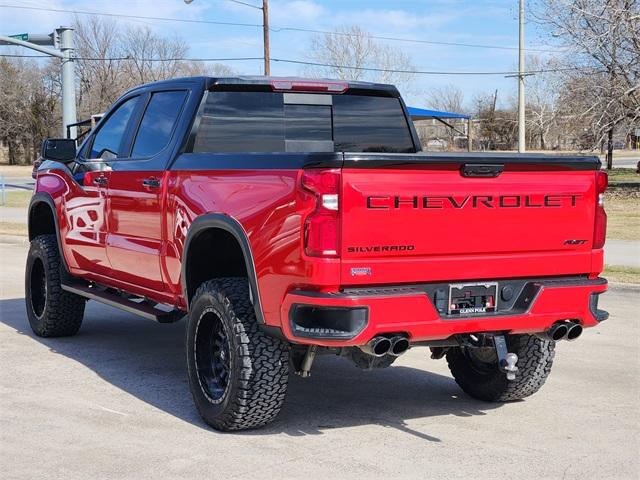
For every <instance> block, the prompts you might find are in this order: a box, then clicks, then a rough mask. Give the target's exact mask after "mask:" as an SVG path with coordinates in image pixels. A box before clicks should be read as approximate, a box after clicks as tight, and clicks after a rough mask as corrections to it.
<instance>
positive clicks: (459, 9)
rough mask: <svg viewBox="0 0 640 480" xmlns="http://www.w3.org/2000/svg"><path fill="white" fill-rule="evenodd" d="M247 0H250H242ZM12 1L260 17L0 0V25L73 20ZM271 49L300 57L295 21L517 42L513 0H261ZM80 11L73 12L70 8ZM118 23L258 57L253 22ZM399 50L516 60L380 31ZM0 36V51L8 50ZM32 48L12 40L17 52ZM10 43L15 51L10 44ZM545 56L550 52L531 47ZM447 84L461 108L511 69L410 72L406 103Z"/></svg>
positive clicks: (59, 1) (416, 55) (530, 30)
mask: <svg viewBox="0 0 640 480" xmlns="http://www.w3.org/2000/svg"><path fill="white" fill-rule="evenodd" d="M243 1H245V2H246V3H251V4H254V5H259V4H261V1H260V0H243ZM9 5H22V6H28V7H36V8H41V7H42V8H52V9H59V10H86V11H92V12H106V13H113V14H126V15H136V16H154V17H171V18H180V19H190V20H207V21H220V22H234V23H248V24H256V25H257V24H261V22H262V12H261V11H260V10H257V9H253V8H249V7H246V6H244V5H240V4H238V3H234V2H233V1H230V0H193V1H192V3H191V4H189V5H187V4H185V2H184V1H183V0H109V1H103V2H96V1H86V0H85V1H78V0H0V33H2V34H5V35H6V34H9V35H10V34H17V33H24V32H29V33H50V32H51V31H53V29H54V28H56V27H58V26H60V25H66V24H69V23H71V21H72V20H73V17H74V14H73V13H65V12H50V11H44V10H25V9H16V8H9V7H8V6H9ZM269 12H270V25H271V27H272V29H274V31H272V32H271V35H270V38H271V57H272V58H284V59H294V60H308V59H309V58H308V48H309V43H310V40H311V38H312V36H313V35H314V34H312V33H307V32H294V31H290V30H282V28H284V27H295V28H303V29H314V30H333V29H335V28H336V27H338V26H347V25H358V26H360V27H361V28H363V29H364V30H366V31H368V32H369V33H370V34H372V35H375V36H384V37H398V38H405V39H412V40H422V41H425V40H426V41H435V42H454V43H470V44H482V45H491V46H499V47H517V44H518V0H395V1H393V0H369V1H365V0H353V1H349V0H342V1H340V0H325V1H320V0H315V1H314V0H271V1H270V2H269ZM79 17H80V18H82V17H83V15H79ZM116 20H117V22H118V23H121V24H122V25H127V24H132V25H142V26H149V27H150V28H152V29H154V30H155V31H157V32H158V33H160V34H162V35H166V36H174V35H175V36H178V37H181V38H183V39H185V40H186V41H187V42H188V44H189V46H190V50H189V56H190V57H191V58H202V57H206V58H229V57H262V27H260V26H258V27H254V26H224V25H207V24H197V23H181V22H175V21H160V20H152V19H135V20H132V19H126V18H117V17H116ZM526 35H527V36H526V42H527V46H528V47H531V48H534V49H535V48H538V49H544V50H546V49H549V48H550V47H548V46H544V45H543V43H544V37H543V36H542V35H541V34H540V31H539V28H536V25H535V24H533V22H528V23H527V27H526ZM380 42H381V43H386V44H388V45H391V46H393V47H395V48H399V49H401V50H402V51H403V52H404V53H405V54H407V55H409V57H410V59H411V62H412V64H413V65H414V66H415V67H416V69H418V70H428V71H448V72H465V71H466V72H469V71H500V72H503V71H513V70H514V69H516V68H517V63H518V51H517V49H495V48H471V47H463V46H453V45H429V44H424V43H415V42H400V41H382V40H380ZM9 48H12V47H6V46H0V53H2V52H5V53H8V52H9ZM23 52H24V53H27V54H28V53H35V52H29V51H27V50H25V49H22V51H21V52H20V53H23ZM12 53H17V52H16V51H14V52H12ZM536 54H537V55H541V56H549V55H553V53H548V52H546V51H545V52H537V53H536ZM226 63H227V64H228V65H229V66H231V67H232V68H233V69H234V70H235V71H237V72H238V73H243V74H251V75H260V74H262V69H263V66H262V60H254V61H243V62H226ZM271 73H272V75H283V76H286V75H300V74H302V73H303V67H301V66H299V65H293V64H286V63H280V62H272V64H271ZM449 84H452V85H455V86H457V87H459V88H460V89H462V91H463V92H464V99H465V102H464V103H465V107H466V109H467V110H468V109H470V108H472V107H471V105H472V99H473V97H474V95H477V94H480V93H485V92H487V93H488V92H491V93H492V92H493V91H494V90H495V89H498V92H499V94H498V95H499V97H498V98H499V99H501V103H506V102H508V101H509V98H510V97H513V95H514V94H515V91H516V79H514V78H504V76H503V75H496V76H467V75H455V76H454V75H442V76H440V75H438V76H434V75H416V76H414V79H413V88H412V91H411V92H406V94H405V97H406V100H407V101H408V103H410V104H412V105H415V106H418V107H424V106H426V97H427V93H428V92H429V91H430V90H431V89H433V88H438V87H444V86H446V85H449Z"/></svg>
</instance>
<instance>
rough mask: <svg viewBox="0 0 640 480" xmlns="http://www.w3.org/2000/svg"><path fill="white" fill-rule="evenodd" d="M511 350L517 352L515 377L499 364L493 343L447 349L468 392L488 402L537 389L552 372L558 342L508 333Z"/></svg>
mask: <svg viewBox="0 0 640 480" xmlns="http://www.w3.org/2000/svg"><path fill="white" fill-rule="evenodd" d="M507 346H508V350H509V352H513V353H515V354H516V355H518V363H517V367H518V371H517V373H516V379H515V381H509V380H507V376H506V375H505V374H504V372H501V371H500V369H499V368H498V359H497V356H496V354H495V350H494V348H493V347H483V348H476V347H456V348H452V349H450V350H449V351H448V352H447V363H448V364H449V370H451V374H452V375H453V378H454V379H455V380H456V383H457V384H458V385H459V386H460V388H462V390H464V391H465V392H466V393H467V394H468V395H470V396H471V397H473V398H477V399H479V400H485V401H489V402H508V401H512V400H519V399H521V398H525V397H528V396H530V395H533V394H534V393H536V392H537V391H538V390H540V388H541V387H542V385H543V384H544V382H545V381H546V379H547V377H548V376H549V373H550V372H551V365H552V364H553V356H554V354H555V342H553V341H548V340H542V339H540V338H538V337H536V336H533V335H509V336H508V337H507Z"/></svg>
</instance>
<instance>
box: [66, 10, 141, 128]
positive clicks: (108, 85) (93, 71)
mask: <svg viewBox="0 0 640 480" xmlns="http://www.w3.org/2000/svg"><path fill="white" fill-rule="evenodd" d="M74 28H75V31H76V35H77V37H76V55H77V56H78V61H77V69H76V74H77V75H78V77H79V80H80V85H79V87H80V88H79V92H78V107H79V108H78V113H79V114H80V115H81V116H88V115H91V114H94V113H99V112H102V111H104V109H105V108H106V107H107V106H108V105H110V104H111V103H112V102H113V101H114V100H116V99H117V98H118V96H120V95H121V94H122V92H123V90H125V89H126V88H127V87H128V86H129V85H130V81H129V79H128V78H127V76H126V75H125V74H124V66H125V63H126V60H124V57H125V53H124V51H123V48H122V42H121V41H120V38H121V37H120V29H119V27H118V24H117V23H116V22H115V21H114V20H109V19H107V20H105V19H102V18H98V17H89V18H87V19H82V20H80V19H78V18H76V20H75V22H74Z"/></svg>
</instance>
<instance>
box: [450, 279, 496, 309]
mask: <svg viewBox="0 0 640 480" xmlns="http://www.w3.org/2000/svg"><path fill="white" fill-rule="evenodd" d="M497 294H498V282H489V283H453V284H451V285H449V305H448V307H447V313H448V314H449V315H460V316H464V315H481V314H485V313H494V312H496V311H497V309H498V296H497Z"/></svg>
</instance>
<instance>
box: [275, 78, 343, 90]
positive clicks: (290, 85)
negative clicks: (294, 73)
mask: <svg viewBox="0 0 640 480" xmlns="http://www.w3.org/2000/svg"><path fill="white" fill-rule="evenodd" d="M271 88H272V89H273V91H274V92H329V93H344V92H346V91H347V89H348V88H349V84H347V83H345V82H313V81H309V82H307V81H300V80H271Z"/></svg>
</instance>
